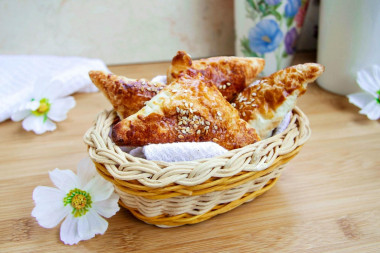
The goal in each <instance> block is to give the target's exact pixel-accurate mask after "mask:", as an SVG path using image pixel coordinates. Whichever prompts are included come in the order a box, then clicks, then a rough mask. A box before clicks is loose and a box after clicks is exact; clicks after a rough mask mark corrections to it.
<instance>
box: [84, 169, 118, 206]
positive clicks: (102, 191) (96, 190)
mask: <svg viewBox="0 0 380 253" xmlns="http://www.w3.org/2000/svg"><path fill="white" fill-rule="evenodd" d="M83 190H84V191H87V192H89V193H90V195H91V200H92V202H96V201H102V200H105V199H107V198H109V197H110V196H111V194H112V193H113V192H114V187H113V185H112V184H111V183H110V182H108V181H107V180H105V179H104V178H102V177H101V176H100V175H96V176H95V177H94V178H92V179H91V181H90V182H89V183H88V184H87V185H86V186H85V187H84V189H83Z"/></svg>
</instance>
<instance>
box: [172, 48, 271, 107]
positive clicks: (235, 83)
mask: <svg viewBox="0 0 380 253" xmlns="http://www.w3.org/2000/svg"><path fill="white" fill-rule="evenodd" d="M264 65H265V61H264V59H262V58H256V57H244V58H243V57H233V56H230V57H228V56H222V57H211V58H207V59H201V60H194V61H192V60H191V57H190V55H188V54H187V53H186V52H184V51H178V52H177V55H176V56H174V58H173V60H172V63H171V65H170V66H169V69H168V71H167V80H168V84H169V83H171V82H172V81H173V80H175V79H177V78H179V77H181V76H183V75H188V76H191V77H195V76H197V75H198V73H200V74H201V75H202V76H203V78H204V80H205V81H210V82H211V83H213V84H214V85H215V86H216V87H217V88H218V89H219V91H220V92H221V93H222V94H223V96H224V97H225V98H226V99H227V100H228V101H231V100H232V99H233V98H234V97H235V96H236V95H237V94H238V93H239V92H241V91H242V90H244V88H245V87H247V86H248V85H249V84H251V83H252V82H253V81H254V80H255V78H256V76H257V75H258V74H259V73H260V72H261V71H262V70H263V68H264Z"/></svg>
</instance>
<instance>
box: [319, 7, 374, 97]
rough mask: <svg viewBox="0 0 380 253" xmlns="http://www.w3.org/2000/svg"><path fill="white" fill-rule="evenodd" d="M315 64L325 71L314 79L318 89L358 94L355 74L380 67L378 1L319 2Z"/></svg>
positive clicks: (341, 93) (343, 93)
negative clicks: (322, 66)
mask: <svg viewBox="0 0 380 253" xmlns="http://www.w3.org/2000/svg"><path fill="white" fill-rule="evenodd" d="M317 61H318V63H320V64H323V65H324V66H325V67H326V70H325V73H324V74H323V75H322V76H321V77H319V78H318V84H319V85H320V86H321V87H322V88H324V89H326V90H328V91H331V92H334V93H337V94H340V95H347V94H350V93H354V92H357V91H359V90H360V88H359V86H358V85H357V84H356V73H357V72H358V71H359V70H361V69H362V68H365V67H368V66H371V65H373V64H378V65H380V0H363V1H358V0H322V1H321V5H320V17H319V33H318V53H317Z"/></svg>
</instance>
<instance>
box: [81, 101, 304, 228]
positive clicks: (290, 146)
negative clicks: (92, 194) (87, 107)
mask: <svg viewBox="0 0 380 253" xmlns="http://www.w3.org/2000/svg"><path fill="white" fill-rule="evenodd" d="M116 117H117V115H116V113H115V112H114V111H113V110H112V111H103V112H102V113H100V114H99V115H98V117H97V119H96V122H95V123H94V125H93V126H92V127H91V128H90V129H89V130H88V131H87V132H86V134H85V135H84V141H85V143H86V144H87V146H88V153H89V156H90V158H91V159H92V161H93V162H94V164H95V166H96V168H97V170H98V172H99V173H100V175H102V176H103V177H104V178H105V179H107V180H108V181H110V182H112V183H113V184H114V186H115V190H116V192H117V193H118V194H119V195H120V204H121V205H122V206H123V207H125V208H127V209H128V210H129V211H130V212H131V213H132V214H133V215H134V216H135V217H137V218H138V219H140V220H143V221H144V222H146V223H149V224H154V225H157V226H163V227H166V226H170V227H171V226H180V225H185V224H194V223H198V222H201V221H204V220H207V219H209V218H211V217H213V216H215V215H218V214H221V213H224V212H227V211H229V210H231V209H233V208H235V207H237V206H239V205H241V204H243V203H245V202H248V201H251V200H253V199H254V198H255V197H257V196H259V195H261V194H263V193H264V192H266V191H268V190H269V189H270V188H271V187H273V185H274V184H275V183H276V181H277V179H278V177H279V176H280V173H281V171H282V170H283V168H284V166H285V164H286V163H287V162H288V161H289V160H290V159H292V158H293V157H294V156H295V155H296V154H297V153H298V152H299V150H300V148H301V147H302V145H303V144H304V143H305V142H306V141H307V139H308V138H309V137H310V133H311V132H310V127H309V121H308V119H307V117H306V116H305V114H304V113H303V112H302V111H301V110H300V109H299V108H297V107H296V108H295V109H293V114H292V118H291V121H290V123H289V125H288V127H287V128H286V130H285V131H283V132H282V133H280V134H277V135H275V136H272V137H270V138H268V139H265V140H262V141H259V142H256V143H254V144H251V145H248V146H245V147H243V148H239V149H235V150H231V151H229V152H227V153H225V154H223V155H221V156H217V157H214V158H209V159H202V160H196V161H189V162H173V163H168V162H160V161H149V160H146V159H143V158H138V157H134V156H132V155H129V154H128V153H125V152H123V151H122V150H121V149H120V147H119V146H117V145H115V144H114V143H113V142H112V140H111V138H110V137H109V133H110V128H111V126H112V124H113V123H114V122H115V119H116Z"/></svg>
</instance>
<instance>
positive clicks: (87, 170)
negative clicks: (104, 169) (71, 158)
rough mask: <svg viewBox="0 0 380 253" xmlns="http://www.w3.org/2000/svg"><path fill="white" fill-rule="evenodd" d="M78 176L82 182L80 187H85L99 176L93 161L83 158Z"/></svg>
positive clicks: (79, 164) (78, 169) (78, 168)
mask: <svg viewBox="0 0 380 253" xmlns="http://www.w3.org/2000/svg"><path fill="white" fill-rule="evenodd" d="M77 175H78V179H79V182H80V187H85V186H86V184H87V183H89V182H90V181H91V179H92V178H93V177H94V176H96V175H97V172H96V169H95V165H94V163H93V162H92V161H91V159H90V158H89V157H88V156H87V157H86V158H83V159H82V160H81V161H80V162H79V163H78V166H77Z"/></svg>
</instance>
